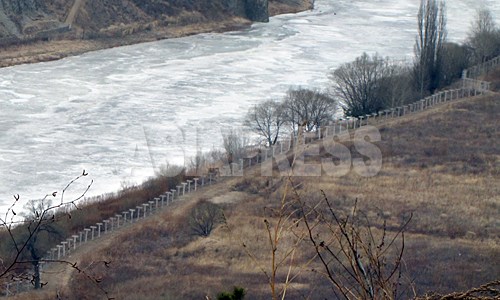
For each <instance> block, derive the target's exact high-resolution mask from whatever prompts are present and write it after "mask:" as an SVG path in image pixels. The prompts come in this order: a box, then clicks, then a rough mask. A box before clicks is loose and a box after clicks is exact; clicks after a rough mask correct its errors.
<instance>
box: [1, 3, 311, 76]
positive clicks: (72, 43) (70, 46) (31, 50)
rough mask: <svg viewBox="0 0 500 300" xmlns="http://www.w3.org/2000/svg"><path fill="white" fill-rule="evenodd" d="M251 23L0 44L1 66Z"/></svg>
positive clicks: (281, 8) (276, 7) (277, 8)
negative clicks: (96, 37) (122, 35)
mask: <svg viewBox="0 0 500 300" xmlns="http://www.w3.org/2000/svg"><path fill="white" fill-rule="evenodd" d="M311 8H312V4H311V1H310V0H302V1H300V3H297V5H296V6H290V5H287V4H283V3H279V2H276V3H273V4H270V6H269V13H270V15H271V16H275V15H279V14H285V13H297V12H301V11H305V10H308V9H311ZM251 24H252V22H251V21H249V20H248V19H245V18H241V17H232V18H229V19H227V20H224V21H216V22H204V23H194V24H187V25H179V26H163V27H155V28H154V30H145V31H140V32H137V33H133V34H130V35H127V36H124V37H117V38H98V39H62V40H50V41H37V42H31V43H29V44H21V45H11V46H6V47H1V46H0V68H4V67H9V66H14V65H20V64H28V63H38V62H46V61H53V60H58V59H62V58H65V57H69V56H74V55H80V54H83V53H86V52H90V51H96V50H102V49H108V48H114V47H120V46H126V45H133V44H138V43H145V42H152V41H157V40H163V39H170V38H178V37H184V36H189V35H193V34H199V33H207V32H226V31H232V30H240V29H243V28H246V27H248V26H250V25H251Z"/></svg>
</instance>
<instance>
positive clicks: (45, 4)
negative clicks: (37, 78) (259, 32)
mask: <svg viewBox="0 0 500 300" xmlns="http://www.w3.org/2000/svg"><path fill="white" fill-rule="evenodd" d="M13 2H16V3H17V4H16V5H12V3H13ZM6 3H7V4H6ZM8 3H11V4H8ZM22 3H24V4H23V5H21V4H22ZM18 4H19V5H18ZM310 8H311V1H310V0H272V1H269V3H268V2H267V1H262V0H220V1H210V2H208V1H198V0H192V1H155V2H154V3H149V4H145V3H143V2H142V1H138V0H127V1H117V0H116V1H115V0H113V1H108V2H106V3H103V2H96V1H86V0H75V1H72V0H71V1H69V0H51V1H38V0H16V1H14V0H1V1H0V49H1V51H0V67H6V66H12V65H17V64H23V63H34V62H42V61H50V60H56V59H60V58H63V57H67V56H71V55H78V54H81V53H84V52H88V51H94V50H99V49H105V48H111V47H116V46H123V45H130V44H135V43H141V42H148V41H154V40H160V39H165V38H172V37H180V36H186V35H191V34H196V33H203V32H221V31H227V30H235V29H239V28H243V27H246V26H248V25H249V24H251V23H252V22H253V21H263V22H265V21H267V20H268V17H269V16H272V15H277V14H282V13H295V12H299V11H303V10H307V9H310Z"/></svg>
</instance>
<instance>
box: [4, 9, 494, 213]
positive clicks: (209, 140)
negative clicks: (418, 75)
mask: <svg viewBox="0 0 500 300" xmlns="http://www.w3.org/2000/svg"><path fill="white" fill-rule="evenodd" d="M446 2H447V15H448V26H447V28H448V39H449V40H451V41H455V42H462V41H463V40H464V39H465V37H466V33H467V30H468V28H469V25H470V23H471V21H472V18H473V16H474V14H475V9H476V8H478V7H480V6H481V5H487V6H488V7H489V8H490V9H491V11H492V12H493V14H494V15H496V16H500V2H499V1H493V0H492V1H482V2H480V1H473V0H448V1H446ZM418 3H419V1H417V0H399V1H395V0H365V1H351V0H349V1H347V0H338V1H326V0H317V1H316V8H315V10H314V11H308V12H304V13H300V14H296V15H282V16H278V17H274V18H272V19H271V20H270V22H269V23H267V24H255V25H253V26H252V27H251V28H248V29H246V30H242V31H237V32H228V33H223V34H200V35H195V36H190V37H185V38H178V39H170V40H164V41H158V42H153V43H144V44H140V45H133V46H127V47H120V48H114V49H108V50H102V51H96V52H92V53H87V54H84V55H81V56H76V57H69V58H66V59H62V60H59V61H54V62H47V63H38V64H31V65H21V66H15V67H10V68H4V69H0V213H2V212H3V211H5V208H6V205H8V204H9V203H11V202H12V200H13V198H12V195H13V194H20V195H21V199H22V200H21V203H20V204H19V205H22V203H23V202H24V201H25V200H28V199H30V198H40V197H43V196H44V195H45V194H47V193H52V192H53V191H55V190H61V188H62V187H64V185H65V184H66V183H67V182H69V180H71V179H72V178H74V177H75V176H77V175H79V174H80V173H81V172H82V170H83V169H85V170H87V171H88V172H89V173H90V176H89V177H91V178H93V179H94V180H95V183H94V185H93V187H92V189H91V190H90V192H89V194H88V195H98V194H101V193H104V192H112V191H116V190H117V189H118V188H120V185H121V183H137V182H141V181H142V180H144V179H145V178H147V177H149V176H151V175H153V174H154V172H155V170H157V169H158V167H159V166H160V165H162V164H165V163H166V162H167V161H169V162H171V163H177V164H183V163H184V162H185V158H186V157H189V156H191V155H193V154H194V153H195V152H196V149H197V148H200V149H202V150H209V149H211V148H213V147H220V144H221V139H222V137H221V128H225V127H227V126H233V125H239V124H240V123H241V119H242V116H243V115H244V114H245V113H246V111H247V110H248V108H249V107H250V106H251V105H252V104H254V103H258V102H259V101H263V100H266V99H270V98H281V97H283V95H284V93H285V92H286V90H287V89H288V88H289V87H290V86H299V85H300V86H305V87H314V88H325V87H327V85H328V77H327V74H328V72H329V71H331V70H333V69H334V68H335V67H337V66H339V64H341V63H344V62H348V61H351V60H353V59H354V58H355V57H356V56H359V55H360V54H362V52H363V51H366V52H368V53H375V52H378V53H379V54H381V55H383V56H390V57H392V58H397V59H411V56H412V55H413V44H414V39H415V34H416V14H417V11H418ZM88 180H89V179H85V180H84V181H83V182H82V185H85V184H88ZM82 185H80V186H76V187H75V190H77V191H78V190H79V191H81V190H82Z"/></svg>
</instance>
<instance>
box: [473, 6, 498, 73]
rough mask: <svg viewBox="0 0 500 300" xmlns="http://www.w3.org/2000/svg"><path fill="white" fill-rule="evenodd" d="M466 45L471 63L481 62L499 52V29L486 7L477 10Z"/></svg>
mask: <svg viewBox="0 0 500 300" xmlns="http://www.w3.org/2000/svg"><path fill="white" fill-rule="evenodd" d="M467 45H468V46H469V48H470V49H471V51H472V56H473V63H482V62H485V61H487V60H489V59H491V58H493V57H495V56H497V55H499V54H500V29H498V28H497V25H496V24H495V19H494V17H493V15H492V14H491V11H489V10H488V9H486V8H483V9H480V10H478V11H477V13H476V18H475V19H474V21H473V22H472V25H471V28H470V31H469V34H468V38H467Z"/></svg>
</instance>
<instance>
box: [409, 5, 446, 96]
mask: <svg viewBox="0 0 500 300" xmlns="http://www.w3.org/2000/svg"><path fill="white" fill-rule="evenodd" d="M417 18H418V19H417V20H418V35H417V38H416V42H415V49H414V51H415V62H414V78H415V84H416V87H417V90H418V91H419V92H420V98H423V97H424V96H425V94H427V93H429V92H430V93H433V92H434V91H435V90H436V89H437V88H439V87H440V82H439V80H440V77H441V75H440V74H441V72H442V70H441V69H442V59H443V54H444V53H443V46H444V43H445V41H446V8H445V4H444V2H443V1H441V2H440V3H439V4H438V2H437V1H436V0H421V1H420V8H419V10H418V17H417Z"/></svg>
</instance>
